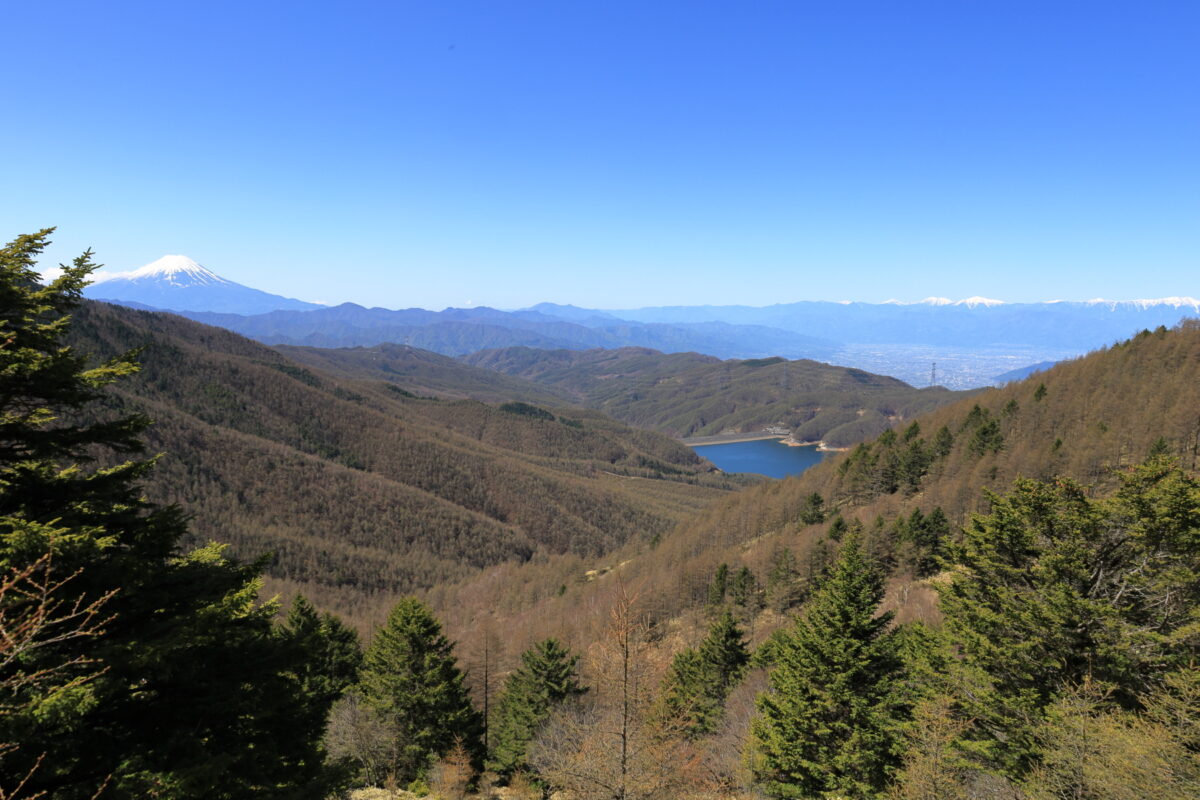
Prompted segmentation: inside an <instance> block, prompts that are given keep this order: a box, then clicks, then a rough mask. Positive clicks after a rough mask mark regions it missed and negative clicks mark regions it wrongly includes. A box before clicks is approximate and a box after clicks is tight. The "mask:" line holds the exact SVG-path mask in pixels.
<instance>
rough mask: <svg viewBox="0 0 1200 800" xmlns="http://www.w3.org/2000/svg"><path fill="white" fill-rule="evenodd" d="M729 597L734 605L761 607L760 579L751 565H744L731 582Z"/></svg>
mask: <svg viewBox="0 0 1200 800" xmlns="http://www.w3.org/2000/svg"><path fill="white" fill-rule="evenodd" d="M729 598H730V599H731V600H732V601H733V603H734V605H738V606H741V607H742V608H745V609H749V610H754V609H757V608H759V596H758V581H757V580H756V579H755V577H754V572H753V571H751V569H750V568H749V567H746V566H743V567H742V568H741V569H739V570H738V571H737V572H736V573H735V574H734V576H733V580H732V581H731V582H730V588H729Z"/></svg>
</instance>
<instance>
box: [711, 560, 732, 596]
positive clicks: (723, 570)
mask: <svg viewBox="0 0 1200 800" xmlns="http://www.w3.org/2000/svg"><path fill="white" fill-rule="evenodd" d="M728 591H729V565H728V564H721V565H720V566H719V567H717V571H716V573H715V574H713V579H712V583H710V584H709V585H708V593H707V595H706V597H707V600H708V604H709V605H710V606H719V605H721V604H723V603H724V602H725V595H726V593H727V592H728Z"/></svg>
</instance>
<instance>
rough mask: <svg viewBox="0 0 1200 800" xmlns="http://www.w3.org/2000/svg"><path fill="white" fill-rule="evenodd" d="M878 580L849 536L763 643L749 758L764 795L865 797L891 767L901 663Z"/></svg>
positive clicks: (855, 539) (854, 536)
mask: <svg viewBox="0 0 1200 800" xmlns="http://www.w3.org/2000/svg"><path fill="white" fill-rule="evenodd" d="M882 598H883V583H882V579H881V578H880V576H879V575H878V573H876V572H875V571H874V570H873V569H872V567H871V566H870V564H869V563H868V561H867V559H866V558H865V556H864V554H863V552H862V549H861V546H860V543H859V539H858V535H857V534H856V533H850V534H849V535H848V536H847V537H846V541H845V543H844V544H843V546H842V552H841V556H840V558H839V559H838V562H837V564H836V566H835V567H834V569H833V572H832V574H831V575H830V576H829V578H828V580H827V581H826V582H825V584H824V585H823V586H822V588H821V589H820V591H819V592H818V593H817V595H816V596H815V597H814V598H813V600H812V602H811V604H810V605H809V608H808V613H807V614H806V615H805V616H803V617H800V618H798V619H797V620H796V623H795V625H794V626H793V627H792V628H791V629H790V630H788V631H787V632H786V634H785V635H783V636H781V637H780V638H779V639H778V640H777V641H776V643H775V646H774V648H773V653H772V655H773V659H774V661H775V668H774V669H773V670H772V672H771V675H770V690H769V691H767V692H765V693H763V694H762V695H760V696H759V699H758V710H759V716H758V717H757V718H756V719H755V720H754V723H753V726H752V742H751V754H752V756H751V761H752V767H753V769H754V771H755V773H756V776H757V778H758V780H759V781H760V783H761V785H762V788H763V789H764V790H765V791H766V792H767V793H768V794H769V795H771V796H772V797H818V796H823V795H825V794H827V793H840V794H842V795H845V796H847V797H854V798H868V797H874V796H876V795H877V793H878V792H879V791H880V790H882V789H883V787H884V785H885V784H886V782H887V780H888V776H889V774H890V772H891V770H892V769H893V767H894V766H895V765H896V763H897V751H898V724H897V711H896V701H895V697H896V695H897V684H898V681H899V677H900V672H901V667H900V660H899V658H898V655H897V647H896V642H895V639H894V636H893V634H891V633H888V632H887V627H888V625H889V623H890V621H891V615H890V614H884V615H879V616H877V615H876V611H877V610H878V607H879V603H880V601H881V600H882Z"/></svg>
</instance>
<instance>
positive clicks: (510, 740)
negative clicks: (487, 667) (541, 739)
mask: <svg viewBox="0 0 1200 800" xmlns="http://www.w3.org/2000/svg"><path fill="white" fill-rule="evenodd" d="M578 662H579V656H572V655H570V653H569V652H568V651H567V649H566V648H565V647H563V646H562V645H561V644H559V642H558V641H557V640H556V639H547V640H545V641H544V642H539V643H538V644H536V645H534V646H533V647H531V648H530V649H528V650H526V651H525V652H524V653H522V654H521V666H519V667H518V668H517V670H516V671H515V672H513V673H512V674H511V675H509V676H508V680H507V681H506V682H505V685H504V692H503V694H501V696H500V702H499V704H498V707H497V709H496V722H495V725H494V733H493V735H494V736H495V745H494V746H493V748H492V754H491V768H492V769H494V770H496V772H499V773H501V774H502V775H509V774H511V773H512V772H514V771H515V770H518V769H522V768H524V767H525V758H526V755H527V751H528V748H529V743H530V742H531V741H532V740H533V737H534V736H535V735H536V734H537V732H538V729H539V728H540V727H541V726H542V724H543V723H544V722H545V721H546V719H547V718H548V717H549V716H550V712H551V711H552V710H553V708H554V706H556V705H557V704H558V703H561V702H563V701H566V700H570V699H571V698H573V697H578V696H579V695H581V694H583V693H584V692H585V691H587V690H586V689H584V688H583V687H582V686H580V685H579V681H578V679H577V677H576V674H575V670H576V665H577V664H578Z"/></svg>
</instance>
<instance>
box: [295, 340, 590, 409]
mask: <svg viewBox="0 0 1200 800" xmlns="http://www.w3.org/2000/svg"><path fill="white" fill-rule="evenodd" d="M275 349H276V350H278V351H279V352H281V353H283V354H284V355H285V356H287V358H288V359H290V360H291V361H294V362H296V363H297V364H303V365H304V366H307V367H312V368H313V369H316V370H320V371H322V372H324V373H326V374H329V375H332V376H336V377H339V378H352V379H355V380H376V381H387V382H389V383H395V384H397V385H399V386H401V387H402V388H404V389H406V390H407V391H409V392H412V393H414V394H419V395H432V396H435V397H441V398H458V399H463V398H470V399H472V400H482V401H483V402H485V403H503V402H508V401H510V400H519V401H524V402H527V403H540V404H542V405H551V406H560V405H579V400H578V399H577V398H575V397H572V396H571V395H569V394H568V393H567V392H563V391H561V390H558V389H555V388H554V387H552V386H542V385H540V384H538V383H535V382H534V381H530V380H525V379H523V378H517V377H513V376H511V375H506V374H504V373H501V372H496V371H495V370H490V369H483V368H481V367H472V366H470V365H469V364H465V363H463V362H462V361H459V360H456V359H453V358H450V357H449V356H444V355H441V354H439V353H435V352H433V351H432V350H422V349H420V348H418V347H411V346H409V345H406V344H391V343H385V344H377V345H375V346H373V347H338V348H327V347H295V346H292V345H277V346H276V347H275Z"/></svg>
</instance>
